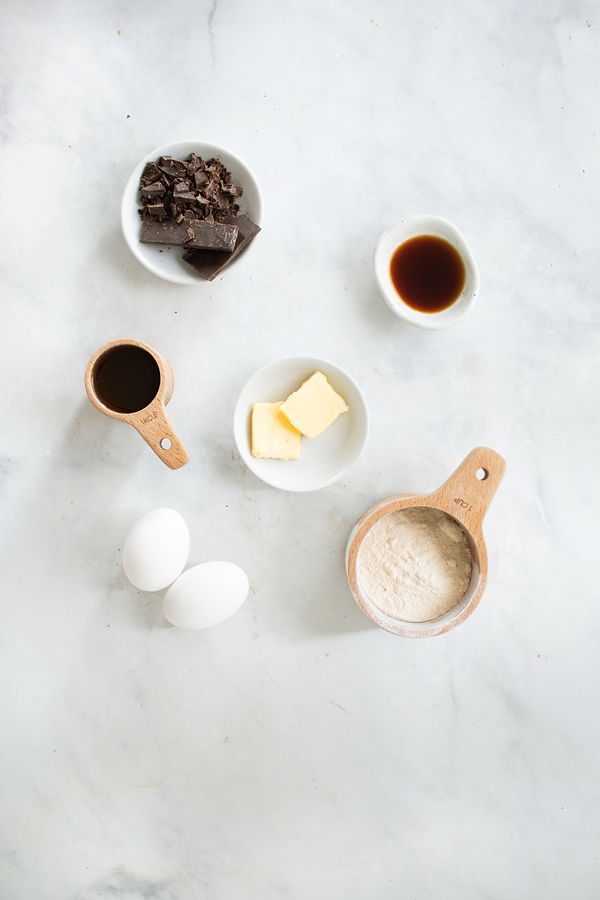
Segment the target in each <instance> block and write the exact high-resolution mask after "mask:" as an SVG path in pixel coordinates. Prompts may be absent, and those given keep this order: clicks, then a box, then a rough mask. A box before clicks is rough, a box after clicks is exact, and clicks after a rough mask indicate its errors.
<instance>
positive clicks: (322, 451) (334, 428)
mask: <svg viewBox="0 0 600 900" xmlns="http://www.w3.org/2000/svg"><path fill="white" fill-rule="evenodd" d="M316 371H320V372H323V373H324V375H326V376H327V379H328V380H329V382H330V383H331V386H332V387H333V388H334V390H336V391H337V392H338V393H339V394H340V395H341V396H342V397H343V398H344V400H345V401H346V403H347V404H348V407H349V409H348V412H346V413H342V415H341V416H338V418H337V419H336V420H335V422H334V423H333V424H332V425H330V427H329V428H328V429H327V430H326V431H324V432H323V434H321V435H319V437H317V438H314V439H313V440H309V439H308V438H305V437H303V438H302V446H301V451H300V459H292V460H282V459H256V457H254V456H252V453H251V452H250V446H251V432H250V419H251V415H250V414H251V410H252V406H253V404H254V403H258V402H261V401H263V402H266V403H275V402H276V401H277V400H285V399H286V397H288V396H289V395H290V394H291V393H292V391H295V390H296V388H298V387H300V385H301V384H302V382H303V381H305V380H306V379H307V378H308V377H309V376H310V375H312V373H313V372H316ZM368 430H369V417H368V413H367V405H366V403H365V399H364V397H363V395H362V392H361V390H360V388H359V387H358V385H357V384H356V382H355V381H354V380H353V379H352V378H351V377H350V376H349V375H348V373H347V372H344V370H343V369H340V367H339V366H336V365H334V364H333V363H331V362H327V361H326V360H324V359H313V358H311V357H310V356H297V357H292V358H289V359H280V360H277V362H273V363H270V364H269V365H267V366H264V367H263V368H262V369H259V370H258V372H255V373H254V375H253V376H252V378H250V380H249V381H248V382H247V383H246V385H245V386H244V388H243V389H242V392H241V394H240V396H239V398H238V401H237V404H236V407H235V413H234V417H233V433H234V437H235V443H236V446H237V449H238V452H239V454H240V456H241V457H242V459H243V460H244V462H245V463H246V465H247V466H248V468H249V469H250V470H251V471H252V472H254V474H255V475H257V476H258V477H259V478H261V479H262V480H263V481H265V482H266V483H267V484H270V485H272V486H273V487H277V488H281V489H282V490H284V491H316V490H318V489H319V488H323V487H327V485H329V484H333V482H334V481H337V480H338V478H340V477H341V476H342V475H343V473H344V472H345V471H346V469H348V468H349V466H351V465H352V463H353V462H355V461H356V460H357V459H358V457H359V456H360V454H361V451H362V449H363V447H364V445H365V441H366V439H367V433H368Z"/></svg>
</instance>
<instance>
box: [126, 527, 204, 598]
mask: <svg viewBox="0 0 600 900" xmlns="http://www.w3.org/2000/svg"><path fill="white" fill-rule="evenodd" d="M189 552H190V533H189V531H188V527H187V525H186V524H185V520H184V518H183V516H182V515H181V514H180V513H178V512H177V511H176V510H174V509H155V510H153V511H152V512H149V513H146V515H145V516H142V518H141V519H138V520H137V522H136V523H135V524H134V526H133V528H132V529H131V531H130V532H129V534H128V535H127V538H126V539H125V544H124V545H123V570H124V572H125V575H126V576H127V578H128V579H129V581H130V582H131V583H132V585H133V586H134V587H136V588H138V590H140V591H161V590H162V589H163V588H166V587H168V586H169V585H170V584H171V583H172V582H173V581H175V579H176V578H177V576H178V575H180V574H181V572H183V569H184V566H185V564H186V562H187V558H188V555H189Z"/></svg>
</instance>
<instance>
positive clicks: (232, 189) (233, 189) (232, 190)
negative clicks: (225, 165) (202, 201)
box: [221, 184, 242, 197]
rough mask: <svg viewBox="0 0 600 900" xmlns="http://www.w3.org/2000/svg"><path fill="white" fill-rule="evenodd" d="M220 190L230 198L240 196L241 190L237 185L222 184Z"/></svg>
mask: <svg viewBox="0 0 600 900" xmlns="http://www.w3.org/2000/svg"><path fill="white" fill-rule="evenodd" d="M221 190H223V191H225V193H226V194H231V196H232V197H241V196H242V189H241V187H240V186H239V184H222V185H221Z"/></svg>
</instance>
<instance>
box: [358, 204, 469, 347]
mask: <svg viewBox="0 0 600 900" xmlns="http://www.w3.org/2000/svg"><path fill="white" fill-rule="evenodd" d="M373 262H374V266H375V279H376V281H377V287H378V288H379V292H380V294H381V296H382V297H383V299H384V300H385V302H386V303H387V305H388V306H389V308H390V309H391V310H392V312H393V313H394V314H395V315H397V316H398V317H399V318H402V319H406V320H407V321H408V322H412V323H413V325H419V326H420V327H421V328H429V329H438V328H449V327H450V326H451V325H456V324H457V323H458V322H460V320H461V319H463V318H464V317H465V316H466V315H467V313H468V312H469V310H470V309H471V307H472V306H473V304H474V303H475V300H476V298H477V294H478V293H479V272H478V270H477V265H476V263H475V259H474V257H473V254H472V253H471V250H470V248H469V245H468V244H467V242H466V240H465V238H464V237H463V235H462V234H461V232H460V231H459V230H458V228H457V227H456V226H455V225H453V224H452V222H449V221H448V219H443V218H441V216H413V217H411V218H409V219H404V220H403V221H402V222H400V224H398V225H395V226H394V227H393V228H389V229H388V230H387V231H384V232H383V234H382V235H381V237H380V238H379V240H378V241H377V246H376V247H375V255H374V260H373Z"/></svg>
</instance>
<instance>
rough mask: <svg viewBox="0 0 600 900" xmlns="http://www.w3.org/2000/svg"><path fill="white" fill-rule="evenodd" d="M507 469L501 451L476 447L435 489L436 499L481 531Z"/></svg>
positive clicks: (469, 525)
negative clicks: (439, 486) (438, 487)
mask: <svg viewBox="0 0 600 900" xmlns="http://www.w3.org/2000/svg"><path fill="white" fill-rule="evenodd" d="M505 469H506V463H505V461H504V459H503V458H502V457H501V456H500V454H499V453H496V451H495V450H491V449H490V448H489V447H476V448H475V450H471V452H470V453H469V455H468V456H467V457H465V459H464V460H463V461H462V462H461V464H460V466H459V467H458V468H457V469H456V470H455V471H454V472H453V473H452V475H451V476H450V478H449V479H448V480H447V481H445V482H444V484H443V485H442V486H441V488H440V489H439V490H438V491H436V492H435V497H436V500H437V501H438V502H439V503H440V505H441V506H443V507H444V508H445V509H446V510H447V511H448V512H449V513H450V514H451V515H453V516H454V517H455V518H456V519H458V520H459V521H460V522H462V523H463V525H465V526H466V527H467V529H468V530H469V531H471V532H473V531H477V530H480V529H481V523H482V521H483V517H484V516H485V514H486V512H487V510H488V507H489V505H490V503H491V502H492V500H493V499H494V494H495V493H496V490H497V488H498V485H499V484H500V482H501V481H502V477H503V475H504V470H505Z"/></svg>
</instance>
